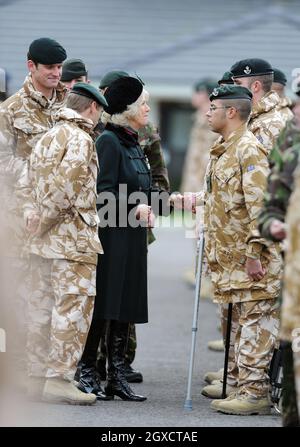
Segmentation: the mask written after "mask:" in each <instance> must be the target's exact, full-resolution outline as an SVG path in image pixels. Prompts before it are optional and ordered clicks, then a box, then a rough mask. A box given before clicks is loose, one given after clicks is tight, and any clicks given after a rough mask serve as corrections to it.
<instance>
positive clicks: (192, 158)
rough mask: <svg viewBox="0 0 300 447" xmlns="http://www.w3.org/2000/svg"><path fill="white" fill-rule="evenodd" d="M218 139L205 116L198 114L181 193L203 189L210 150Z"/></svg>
mask: <svg viewBox="0 0 300 447" xmlns="http://www.w3.org/2000/svg"><path fill="white" fill-rule="evenodd" d="M216 139H217V136H216V134H215V133H214V132H212V130H211V129H210V127H209V125H208V121H207V118H206V116H205V114H204V113H203V112H200V111H198V112H196V114H195V122H194V125H193V127H192V129H191V134H190V141H189V146H188V149H187V152H186V157H185V163H184V168H183V171H182V183H181V187H180V190H181V191H183V192H198V191H200V190H202V189H203V182H204V177H205V171H206V167H207V164H208V161H209V150H210V148H211V146H212V145H213V143H214V142H215V141H216Z"/></svg>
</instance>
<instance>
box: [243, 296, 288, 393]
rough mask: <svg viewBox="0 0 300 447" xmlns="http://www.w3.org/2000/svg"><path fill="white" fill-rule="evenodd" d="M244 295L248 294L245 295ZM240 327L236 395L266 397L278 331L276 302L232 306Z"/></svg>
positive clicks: (245, 303) (244, 303)
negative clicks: (235, 308) (245, 394)
mask: <svg viewBox="0 0 300 447" xmlns="http://www.w3.org/2000/svg"><path fill="white" fill-rule="evenodd" d="M244 293H251V291H249V292H244ZM235 306H237V308H238V309H239V313H240V317H239V323H240V326H241V335H240V343H239V347H238V356H237V363H238V368H239V391H240V392H242V393H244V392H245V393H247V394H249V395H250V396H253V397H258V398H261V397H267V395H268V391H269V377H268V369H269V366H270V361H271V358H272V354H273V351H274V347H275V343H276V338H277V335H278V329H279V318H278V302H277V300H276V299H269V300H260V301H247V302H241V303H238V304H235Z"/></svg>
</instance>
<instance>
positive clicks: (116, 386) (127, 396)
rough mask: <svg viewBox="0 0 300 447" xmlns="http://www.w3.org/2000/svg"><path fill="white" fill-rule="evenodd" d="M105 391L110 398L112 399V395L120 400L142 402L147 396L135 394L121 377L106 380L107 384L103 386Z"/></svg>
mask: <svg viewBox="0 0 300 447" xmlns="http://www.w3.org/2000/svg"><path fill="white" fill-rule="evenodd" d="M105 393H106V395H107V396H110V397H111V399H113V398H114V396H118V397H120V398H121V399H122V400H128V401H131V402H143V401H144V400H147V397H145V396H140V395H139V394H135V393H134V392H133V390H132V389H131V388H130V386H129V385H128V383H127V382H126V380H124V379H123V380H122V379H121V378H119V379H117V380H114V381H112V382H108V384H107V386H106V387H105Z"/></svg>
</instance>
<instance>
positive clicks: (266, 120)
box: [248, 91, 286, 154]
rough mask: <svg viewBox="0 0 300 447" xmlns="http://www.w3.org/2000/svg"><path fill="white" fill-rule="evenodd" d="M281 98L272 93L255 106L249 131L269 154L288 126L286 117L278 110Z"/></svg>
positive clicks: (267, 94)
mask: <svg viewBox="0 0 300 447" xmlns="http://www.w3.org/2000/svg"><path fill="white" fill-rule="evenodd" d="M279 104H280V98H279V96H278V95H277V93H275V92H273V91H270V92H268V93H266V94H265V95H264V96H263V97H262V98H261V100H260V101H258V102H257V103H256V104H254V106H253V108H252V112H251V115H250V120H249V124H248V129H249V130H251V132H252V133H253V134H254V135H255V136H256V138H257V139H258V141H259V142H260V143H261V144H262V145H263V146H264V148H265V149H266V150H267V152H268V154H269V153H270V152H271V150H272V149H273V147H274V145H275V143H276V140H277V138H278V135H279V134H280V132H281V131H282V129H283V128H284V126H285V124H286V117H285V116H284V114H282V113H281V112H280V111H279V110H278V106H279Z"/></svg>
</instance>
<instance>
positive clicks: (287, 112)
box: [272, 68, 293, 123]
mask: <svg viewBox="0 0 300 447" xmlns="http://www.w3.org/2000/svg"><path fill="white" fill-rule="evenodd" d="M273 70H274V79H273V83H272V90H273V91H274V92H276V93H277V94H278V96H279V100H280V101H279V104H278V110H279V111H280V113H281V115H283V116H284V117H285V120H286V123H287V122H288V121H290V120H291V119H293V112H292V110H291V108H292V105H293V103H292V100H291V99H290V98H288V97H287V96H286V94H285V86H286V83H287V79H286V76H285V74H284V73H283V72H282V71H281V70H279V69H278V68H273Z"/></svg>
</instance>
